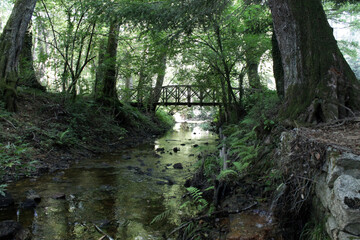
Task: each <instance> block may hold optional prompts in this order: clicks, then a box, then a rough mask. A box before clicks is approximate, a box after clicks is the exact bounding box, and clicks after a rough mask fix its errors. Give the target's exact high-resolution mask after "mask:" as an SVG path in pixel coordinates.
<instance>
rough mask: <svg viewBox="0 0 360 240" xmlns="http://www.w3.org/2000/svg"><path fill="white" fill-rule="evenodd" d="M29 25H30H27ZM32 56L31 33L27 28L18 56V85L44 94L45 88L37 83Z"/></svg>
mask: <svg viewBox="0 0 360 240" xmlns="http://www.w3.org/2000/svg"><path fill="white" fill-rule="evenodd" d="M29 25H30V24H29ZM33 63H34V60H33V55H32V32H31V29H30V28H29V29H28V31H27V32H26V34H25V37H24V44H23V48H22V51H21V55H20V63H19V85H21V86H25V87H29V88H36V89H40V90H41V91H43V92H45V91H46V88H45V87H44V86H42V85H41V84H40V82H39V81H38V79H37V77H36V74H35V69H34V65H33Z"/></svg>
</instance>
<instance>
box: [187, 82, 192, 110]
mask: <svg viewBox="0 0 360 240" xmlns="http://www.w3.org/2000/svg"><path fill="white" fill-rule="evenodd" d="M187 103H188V107H191V87H190V86H187Z"/></svg>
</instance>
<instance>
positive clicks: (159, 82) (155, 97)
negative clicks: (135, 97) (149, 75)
mask: <svg viewBox="0 0 360 240" xmlns="http://www.w3.org/2000/svg"><path fill="white" fill-rule="evenodd" d="M159 60H160V62H159V70H158V75H157V78H156V84H155V88H154V89H153V91H152V96H151V109H150V110H151V111H152V112H154V111H155V110H156V106H157V105H156V104H157V103H158V102H159V99H160V96H161V89H162V86H163V83H164V79H165V73H166V52H164V53H163V54H161V55H160V58H159Z"/></svg>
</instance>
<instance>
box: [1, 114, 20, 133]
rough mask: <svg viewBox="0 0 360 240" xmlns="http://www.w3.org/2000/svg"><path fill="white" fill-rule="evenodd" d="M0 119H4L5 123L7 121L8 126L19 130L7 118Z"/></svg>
mask: <svg viewBox="0 0 360 240" xmlns="http://www.w3.org/2000/svg"><path fill="white" fill-rule="evenodd" d="M0 118H1V119H3V120H4V121H6V122H7V123H8V124H10V125H11V126H12V127H13V128H14V129H15V130H16V129H17V128H16V127H15V125H14V124H13V123H12V122H10V121H9V120H7V119H6V118H4V117H0Z"/></svg>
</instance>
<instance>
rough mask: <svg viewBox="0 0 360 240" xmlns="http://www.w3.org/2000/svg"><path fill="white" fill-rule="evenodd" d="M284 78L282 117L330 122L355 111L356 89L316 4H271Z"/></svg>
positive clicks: (304, 0) (276, 0)
mask: <svg viewBox="0 0 360 240" xmlns="http://www.w3.org/2000/svg"><path fill="white" fill-rule="evenodd" d="M269 2H270V8H271V11H272V16H273V22H274V31H275V33H276V37H277V42H278V46H279V50H280V55H281V61H282V67H283V72H284V84H283V89H281V90H283V92H284V94H285V108H284V110H283V112H282V115H283V117H286V118H292V119H299V120H302V121H307V122H329V121H332V120H336V119H341V118H344V117H348V116H352V115H353V112H354V111H358V110H359V109H360V84H359V81H358V80H357V79H356V77H355V75H354V73H353V72H352V70H351V69H350V67H349V65H348V64H347V62H346V61H345V59H344V57H343V55H342V54H341V52H340V50H339V48H338V46H337V42H336V40H335V38H334V36H333V30H332V28H331V27H330V25H329V24H328V22H327V18H326V15H325V12H324V10H323V8H322V5H321V1H320V0H301V1H300V0H299V1H294V0H270V1H269Z"/></svg>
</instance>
